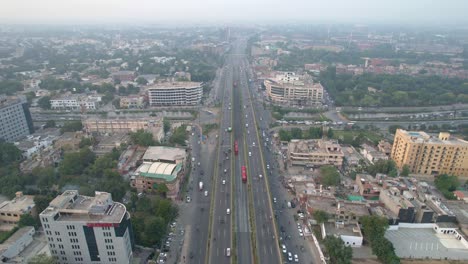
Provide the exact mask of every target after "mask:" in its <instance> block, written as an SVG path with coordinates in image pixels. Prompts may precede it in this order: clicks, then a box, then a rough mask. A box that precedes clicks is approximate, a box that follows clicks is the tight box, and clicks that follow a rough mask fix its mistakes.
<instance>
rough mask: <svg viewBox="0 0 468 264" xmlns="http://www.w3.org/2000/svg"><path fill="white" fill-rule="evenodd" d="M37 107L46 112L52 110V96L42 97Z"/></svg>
mask: <svg viewBox="0 0 468 264" xmlns="http://www.w3.org/2000/svg"><path fill="white" fill-rule="evenodd" d="M37 105H38V106H39V107H40V108H42V109H44V110H48V109H50V107H51V104H50V96H43V97H41V98H40V99H39V100H37Z"/></svg>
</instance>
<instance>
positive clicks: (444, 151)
mask: <svg viewBox="0 0 468 264" xmlns="http://www.w3.org/2000/svg"><path fill="white" fill-rule="evenodd" d="M391 157H392V159H393V160H394V161H395V163H396V165H397V167H398V168H399V169H402V168H403V166H404V165H405V164H406V165H408V166H409V168H410V170H411V172H412V173H416V174H425V175H439V174H444V173H446V174H451V175H456V176H461V177H468V142H467V141H464V140H461V139H457V138H454V137H451V136H450V134H449V133H440V134H439V136H438V137H437V136H431V135H429V134H427V133H425V132H421V131H419V132H416V131H406V130H403V129H398V130H397V131H396V133H395V140H394V142H393V147H392V153H391Z"/></svg>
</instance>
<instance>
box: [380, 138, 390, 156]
mask: <svg viewBox="0 0 468 264" xmlns="http://www.w3.org/2000/svg"><path fill="white" fill-rule="evenodd" d="M377 148H378V149H379V151H380V152H382V153H384V154H385V155H387V156H388V157H390V154H391V153H392V144H390V143H389V142H387V141H385V140H384V139H382V140H380V141H379V144H378V145H377Z"/></svg>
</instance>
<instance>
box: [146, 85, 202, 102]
mask: <svg viewBox="0 0 468 264" xmlns="http://www.w3.org/2000/svg"><path fill="white" fill-rule="evenodd" d="M202 95H203V88H202V84H201V83H197V82H167V83H159V84H155V85H152V86H150V87H148V100H149V104H150V106H171V105H198V104H200V102H201V98H202Z"/></svg>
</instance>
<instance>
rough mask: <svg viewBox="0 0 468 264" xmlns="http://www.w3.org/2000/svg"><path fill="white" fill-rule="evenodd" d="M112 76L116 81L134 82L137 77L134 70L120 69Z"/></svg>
mask: <svg viewBox="0 0 468 264" xmlns="http://www.w3.org/2000/svg"><path fill="white" fill-rule="evenodd" d="M111 77H112V79H113V80H114V81H117V80H119V81H121V82H132V81H133V80H134V79H135V78H136V75H135V72H133V71H118V72H114V73H111Z"/></svg>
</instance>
